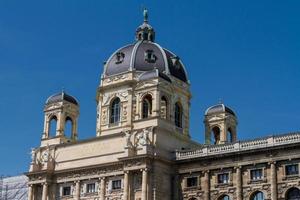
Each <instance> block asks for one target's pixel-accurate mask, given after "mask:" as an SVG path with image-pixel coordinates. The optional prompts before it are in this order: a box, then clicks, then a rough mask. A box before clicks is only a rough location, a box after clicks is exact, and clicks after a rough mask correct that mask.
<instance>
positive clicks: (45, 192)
mask: <svg viewBox="0 0 300 200" xmlns="http://www.w3.org/2000/svg"><path fill="white" fill-rule="evenodd" d="M47 199H48V183H47V182H45V183H43V194H42V200H47Z"/></svg>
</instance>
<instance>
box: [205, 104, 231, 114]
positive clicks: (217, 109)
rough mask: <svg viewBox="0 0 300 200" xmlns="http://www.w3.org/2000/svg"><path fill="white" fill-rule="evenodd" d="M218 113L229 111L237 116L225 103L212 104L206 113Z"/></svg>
mask: <svg viewBox="0 0 300 200" xmlns="http://www.w3.org/2000/svg"><path fill="white" fill-rule="evenodd" d="M218 113H229V114H231V115H233V116H236V115H235V113H234V112H233V110H232V109H231V108H229V107H227V106H225V105H224V104H223V103H221V104H217V105H214V106H211V107H209V108H208V109H207V110H206V111H205V115H213V114H218Z"/></svg>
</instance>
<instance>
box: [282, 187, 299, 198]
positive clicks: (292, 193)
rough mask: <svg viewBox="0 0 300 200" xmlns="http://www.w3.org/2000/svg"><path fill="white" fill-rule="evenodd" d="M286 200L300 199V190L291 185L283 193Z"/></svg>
mask: <svg viewBox="0 0 300 200" xmlns="http://www.w3.org/2000/svg"><path fill="white" fill-rule="evenodd" d="M285 199H286V200H300V190H299V189H298V188H296V187H292V188H290V189H288V190H287V192H286V194H285Z"/></svg>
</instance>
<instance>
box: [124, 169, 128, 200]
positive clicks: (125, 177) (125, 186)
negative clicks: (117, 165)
mask: <svg viewBox="0 0 300 200" xmlns="http://www.w3.org/2000/svg"><path fill="white" fill-rule="evenodd" d="M128 178H129V172H128V171H125V172H124V200H128V192H129V190H128V186H129V181H128Z"/></svg>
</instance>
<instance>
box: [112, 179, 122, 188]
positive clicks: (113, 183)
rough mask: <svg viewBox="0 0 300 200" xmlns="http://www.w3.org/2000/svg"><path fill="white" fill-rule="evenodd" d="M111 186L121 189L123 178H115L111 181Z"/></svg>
mask: <svg viewBox="0 0 300 200" xmlns="http://www.w3.org/2000/svg"><path fill="white" fill-rule="evenodd" d="M111 188H112V189H113V190H119V189H121V180H113V181H112V182H111Z"/></svg>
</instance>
